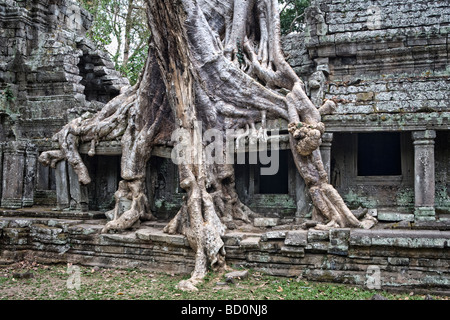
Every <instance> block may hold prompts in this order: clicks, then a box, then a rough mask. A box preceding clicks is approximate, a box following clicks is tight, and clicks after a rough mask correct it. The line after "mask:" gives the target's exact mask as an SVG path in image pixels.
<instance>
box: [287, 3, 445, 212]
mask: <svg viewBox="0 0 450 320" xmlns="http://www.w3.org/2000/svg"><path fill="white" fill-rule="evenodd" d="M305 17H306V28H305V32H304V33H301V34H290V35H288V36H286V37H285V39H284V43H283V48H284V51H285V52H286V54H287V55H288V57H289V60H288V61H289V63H290V64H291V65H292V66H293V67H294V69H295V70H296V72H297V73H298V74H299V75H300V76H301V77H302V78H303V79H304V81H305V85H306V87H307V90H308V93H309V94H310V96H311V98H312V100H313V102H314V103H315V104H316V105H318V106H319V105H321V103H322V101H323V99H331V98H336V99H337V101H338V107H337V110H336V113H335V114H333V115H328V116H324V117H323V121H324V123H325V125H326V128H327V129H326V130H327V132H329V133H330V134H333V136H334V139H333V142H332V146H331V155H330V161H331V162H332V163H331V164H330V165H331V166H333V164H335V165H336V166H340V168H338V167H336V166H334V167H333V168H332V172H331V173H332V174H333V171H335V174H336V173H338V174H339V177H341V179H340V181H338V182H339V185H336V187H337V188H338V191H339V192H340V193H341V194H342V195H344V197H345V200H346V201H347V202H348V203H349V204H352V203H355V205H356V202H358V201H359V205H362V206H365V207H368V208H374V209H378V210H387V212H388V213H389V212H390V213H393V214H385V215H384V217H385V218H387V219H389V220H392V219H393V220H396V219H399V218H400V219H407V220H408V219H411V217H412V219H414V214H413V213H414V211H415V210H416V209H417V207H418V206H419V204H418V203H417V201H415V200H416V199H417V198H418V197H417V196H418V195H420V192H422V193H425V192H426V191H425V190H421V191H420V190H418V189H420V186H419V185H417V183H415V181H416V180H417V176H418V175H419V176H420V174H419V172H416V171H415V169H418V167H415V164H417V163H418V161H419V159H418V158H415V155H416V154H417V155H419V154H421V152H422V151H418V150H416V148H420V147H419V145H420V144H421V143H422V142H416V140H415V138H414V137H415V136H414V134H415V135H416V136H417V135H418V134H419V132H425V131H427V130H431V131H435V133H432V136H433V138H431V139H430V140H429V142H426V144H427V145H429V146H434V148H433V152H434V153H435V154H436V157H435V158H429V159H428V160H429V162H430V163H432V164H433V166H434V168H433V170H434V172H432V173H430V175H429V176H428V177H427V178H426V180H427V181H429V182H430V183H431V186H432V188H434V189H435V191H431V192H434V198H435V199H432V200H430V201H432V202H433V201H434V203H435V207H436V209H438V208H439V209H438V211H439V212H440V213H442V214H444V215H445V214H448V213H450V206H449V205H448V204H449V202H448V199H449V198H450V192H449V190H450V188H449V184H448V179H446V177H447V176H448V168H449V165H448V164H449V163H450V157H449V154H448V152H447V151H446V150H447V149H448V147H447V146H448V143H449V142H450V141H449V140H448V139H449V136H448V130H449V129H450V104H449V101H450V99H449V98H450V96H449V94H450V54H449V53H450V7H449V6H448V1H404V0H382V1H371V0H370V1H358V0H317V1H312V5H311V7H310V8H308V9H307V10H306V13H305ZM376 132H380V133H381V132H400V137H399V139H401V162H402V172H401V174H398V175H397V176H385V177H383V176H378V177H367V176H359V175H358V166H357V163H358V147H359V146H358V139H359V137H360V134H361V133H376ZM416 133H417V134H416ZM424 135H427V134H425V133H424ZM434 136H436V138H434ZM420 141H422V140H420ZM424 144H425V142H424ZM426 148H428V147H426ZM414 150H416V151H417V152H416V153H415V151H414ZM427 150H428V149H427ZM427 152H428V151H427ZM429 169H431V167H430V168H429ZM338 180H339V179H338ZM432 180H435V181H432ZM334 181H335V182H336V180H334ZM414 207H416V209H414ZM398 212H403V213H406V215H400V216H399V215H396V213H398ZM416 212H417V210H416ZM394 213H395V214H394ZM411 215H412V216H411ZM443 217H444V216H443ZM427 219H428V218H427Z"/></svg>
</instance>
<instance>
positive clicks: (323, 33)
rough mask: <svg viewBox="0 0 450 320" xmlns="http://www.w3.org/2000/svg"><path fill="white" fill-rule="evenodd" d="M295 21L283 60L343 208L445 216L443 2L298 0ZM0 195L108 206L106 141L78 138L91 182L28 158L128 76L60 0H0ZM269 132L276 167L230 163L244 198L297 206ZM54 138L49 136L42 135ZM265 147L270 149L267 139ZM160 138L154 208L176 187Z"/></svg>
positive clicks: (282, 125)
mask: <svg viewBox="0 0 450 320" xmlns="http://www.w3.org/2000/svg"><path fill="white" fill-rule="evenodd" d="M305 17H306V18H305V31H304V32H302V33H293V34H289V35H287V36H285V37H284V38H283V49H284V51H285V54H286V56H287V57H288V62H289V63H290V64H291V65H292V66H293V67H294V69H295V71H296V72H297V73H298V75H299V76H300V77H301V78H302V79H303V80H304V82H305V86H306V88H307V92H308V95H309V96H310V97H311V100H312V101H313V102H314V103H315V104H316V105H317V106H319V105H321V104H322V103H323V101H324V100H325V99H336V101H337V102H338V107H337V110H336V112H335V113H334V114H332V115H326V116H324V117H323V122H324V123H325V125H326V133H325V135H324V136H323V141H322V146H321V152H322V158H323V160H324V163H325V166H326V168H327V170H328V172H329V178H330V181H331V183H332V184H333V185H334V186H335V187H336V188H337V190H338V191H339V192H340V193H341V195H342V196H343V198H344V200H345V201H346V203H347V205H348V206H349V207H350V208H351V209H357V208H364V209H367V210H369V212H370V213H371V214H372V215H374V216H376V217H377V218H378V220H379V221H388V222H394V221H408V222H419V221H440V220H446V219H448V218H447V217H449V216H450V182H449V181H448V177H449V176H450V148H449V145H450V131H449V129H450V104H449V101H450V100H449V98H450V97H449V95H450V93H449V92H450V90H449V88H450V86H449V85H450V63H449V60H450V56H449V52H450V8H449V7H448V3H447V2H446V1H431V2H430V1H397V0H383V1H366V2H362V1H357V0H345V1H344V0H319V1H312V4H311V6H310V8H308V9H307V10H306V12H305ZM0 18H1V19H0V30H1V33H0V56H1V60H0V92H2V95H1V96H0V117H1V123H0V125H1V130H0V141H1V142H2V143H1V144H0V160H1V161H0V172H1V173H2V182H3V183H2V188H1V190H0V191H1V202H0V206H1V207H2V208H5V209H17V208H23V207H30V206H34V207H39V206H44V207H52V208H56V209H58V210H64V209H72V210H78V211H100V212H104V211H106V210H108V209H110V208H111V207H112V206H113V204H114V201H113V194H114V192H115V190H116V189H117V185H118V182H119V180H120V154H121V147H120V141H112V142H107V143H100V144H99V145H98V146H97V149H96V156H95V157H88V156H87V152H88V150H89V146H83V145H82V146H81V147H80V149H81V152H82V153H84V154H85V161H86V163H87V166H88V168H89V170H90V173H91V175H92V180H93V183H91V184H90V185H89V186H80V185H79V184H78V182H77V177H76V175H75V173H74V172H73V170H72V168H71V167H70V166H67V164H66V163H65V162H60V163H59V164H58V165H57V168H56V169H50V168H47V167H44V166H42V165H41V164H39V163H38V162H37V161H36V159H37V155H38V154H39V153H40V152H42V151H44V150H49V149H51V148H52V142H51V139H50V138H51V136H52V135H53V134H54V133H56V132H57V131H58V130H59V129H60V128H62V127H63V126H64V125H65V124H66V123H67V122H68V121H69V120H70V119H73V118H74V117H78V116H80V115H82V114H83V113H85V112H96V111H97V110H99V109H100V108H101V107H102V106H103V104H104V103H106V102H108V101H109V100H110V99H112V98H113V97H115V96H117V95H118V94H119V93H120V90H121V89H122V88H123V87H125V86H127V85H128V82H127V80H125V79H123V78H122V77H120V75H119V74H118V72H117V71H114V65H113V63H112V62H111V61H110V60H109V59H108V57H107V55H106V54H105V53H104V52H102V51H101V50H98V49H97V48H95V46H94V45H93V44H92V43H91V42H90V41H89V40H87V37H86V31H87V30H88V29H89V26H90V23H91V18H90V15H89V13H88V12H86V11H85V10H83V9H80V7H79V6H78V5H77V4H76V2H73V1H71V0H64V1H56V0H40V1H27V0H23V1H10V0H7V1H1V2H0ZM268 128H269V130H272V131H274V132H275V131H276V132H277V134H278V137H279V144H278V146H277V151H279V164H280V166H279V170H278V173H277V174H275V175H274V176H265V175H262V174H261V170H260V169H261V166H262V165H261V164H259V163H253V164H250V163H248V162H247V163H246V164H236V180H237V183H236V186H237V189H238V190H237V191H238V193H239V195H240V197H241V199H242V201H243V202H244V203H246V204H247V205H248V206H249V207H250V208H251V209H253V210H254V211H257V212H260V213H262V214H264V215H266V216H267V217H273V218H279V219H285V218H286V219H292V218H309V217H311V214H312V213H311V211H312V205H311V201H310V199H309V196H308V195H307V192H306V189H305V185H304V182H303V180H302V178H301V177H300V175H299V174H298V173H297V171H296V169H295V166H294V164H293V162H292V159H291V154H290V152H289V144H288V136H287V123H286V122H284V121H281V120H279V121H271V122H269V123H268ZM53 147H54V146H53ZM248 151H249V150H248V148H247V155H246V156H247V158H248V157H249V153H248ZM274 151H275V150H272V152H274ZM170 156H171V149H170V148H168V147H166V146H164V147H163V146H161V147H159V148H158V147H157V148H155V150H154V151H153V157H152V159H151V160H150V162H149V167H150V166H152V167H153V168H156V170H151V171H150V170H149V174H148V177H147V192H148V196H149V199H150V202H151V203H152V206H153V208H152V209H153V211H154V212H155V214H156V215H157V216H158V217H159V218H161V219H168V218H170V217H171V216H173V215H174V214H175V213H176V212H177V210H178V208H179V207H180V202H181V199H182V197H183V190H182V189H181V188H180V187H179V183H178V174H177V167H176V165H175V164H173V162H172V161H171V159H170Z"/></svg>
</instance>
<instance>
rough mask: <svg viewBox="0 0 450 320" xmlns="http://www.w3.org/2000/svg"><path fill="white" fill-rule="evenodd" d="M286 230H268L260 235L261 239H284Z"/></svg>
mask: <svg viewBox="0 0 450 320" xmlns="http://www.w3.org/2000/svg"><path fill="white" fill-rule="evenodd" d="M287 232H288V231H287V230H276V231H268V232H266V233H264V234H263V235H262V236H261V241H269V240H277V239H284V238H286V233H287Z"/></svg>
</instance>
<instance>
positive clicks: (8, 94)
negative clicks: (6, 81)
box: [0, 85, 16, 102]
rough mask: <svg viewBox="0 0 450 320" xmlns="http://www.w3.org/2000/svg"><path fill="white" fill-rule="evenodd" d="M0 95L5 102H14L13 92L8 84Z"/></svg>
mask: <svg viewBox="0 0 450 320" xmlns="http://www.w3.org/2000/svg"><path fill="white" fill-rule="evenodd" d="M0 96H1V97H2V98H3V99H4V100H5V101H7V102H14V101H15V100H16V97H15V96H14V92H13V91H12V89H11V87H10V86H9V85H7V86H6V88H5V89H4V90H3V91H1V92H0Z"/></svg>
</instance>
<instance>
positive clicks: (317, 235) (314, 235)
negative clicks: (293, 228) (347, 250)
mask: <svg viewBox="0 0 450 320" xmlns="http://www.w3.org/2000/svg"><path fill="white" fill-rule="evenodd" d="M328 239H330V233H329V232H328V231H324V230H315V229H309V230H308V242H315V241H323V240H328Z"/></svg>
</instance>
